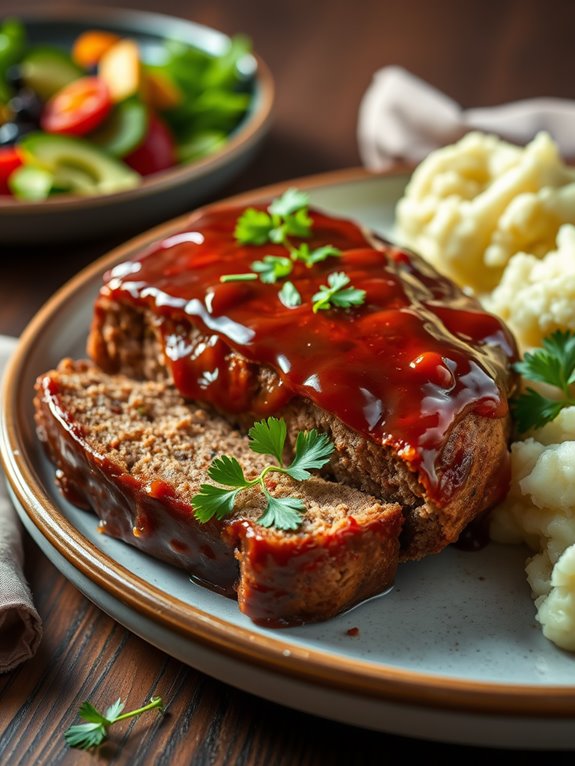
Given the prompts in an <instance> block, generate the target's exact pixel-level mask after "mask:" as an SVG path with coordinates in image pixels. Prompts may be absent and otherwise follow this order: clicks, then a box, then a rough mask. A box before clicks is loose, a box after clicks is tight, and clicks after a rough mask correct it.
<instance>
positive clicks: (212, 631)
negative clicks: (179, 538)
mask: <svg viewBox="0 0 575 766" xmlns="http://www.w3.org/2000/svg"><path fill="white" fill-rule="evenodd" d="M407 172H408V170H407V169H406V168H405V167H397V168H395V169H393V170H392V171H388V172H373V171H368V170H365V169H363V168H348V169H343V170H338V171H332V172H328V173H321V174H317V175H313V176H306V177H303V178H298V179H292V180H290V181H282V182H278V183H274V184H271V185H268V186H264V187H261V188H259V189H254V190H251V191H247V192H242V193H240V194H237V195H234V196H232V197H227V198H225V199H221V200H217V201H216V202H213V203H210V204H208V205H203V206H201V207H198V208H197V210H200V209H204V210H205V209H214V208H216V207H220V206H224V205H229V204H234V205H235V204H251V203H255V202H257V201H261V200H262V199H266V198H269V197H272V196H276V195H277V194H278V192H281V191H282V190H285V189H286V188H288V187H290V186H295V187H298V188H302V189H305V190H308V191H309V190H312V189H313V190H321V189H322V188H326V187H330V186H340V185H345V184H350V183H355V182H358V181H363V180H369V179H374V180H380V179H386V178H390V179H391V178H395V177H396V176H398V175H405V174H406V173H407ZM190 215H191V211H190V212H189V213H186V214H184V215H180V216H178V217H176V218H173V219H171V220H170V221H168V222H165V223H162V224H160V225H158V226H155V227H153V228H152V229H150V230H148V231H147V232H144V233H142V234H140V235H138V236H136V237H133V238H131V239H130V240H128V241H127V242H126V243H124V244H122V245H120V246H119V247H116V248H114V249H112V250H111V251H110V252H108V253H106V254H105V255H103V256H101V257H100V258H98V259H97V260H95V261H93V262H92V263H91V264H89V265H88V266H87V267H85V268H84V269H82V270H81V271H80V272H79V273H78V274H76V275H75V276H74V277H72V278H71V279H70V280H69V281H68V282H66V283H65V284H64V285H63V286H62V287H61V288H60V289H59V290H58V291H57V292H56V293H55V294H54V295H53V296H52V297H51V298H50V299H49V300H48V301H47V302H46V303H45V304H44V306H42V307H41V308H40V310H39V311H38V312H37V313H36V315H35V316H34V317H33V318H32V320H31V321H30V323H29V324H28V326H27V327H26V328H25V330H24V332H23V334H22V336H21V338H20V342H19V343H18V345H17V348H16V350H15V352H14V353H13V355H12V357H11V359H10V360H9V363H8V366H7V368H6V373H5V378H4V384H3V389H4V395H3V399H2V410H1V411H0V421H1V431H0V462H1V463H2V465H3V467H4V471H5V474H6V477H7V480H8V482H9V484H10V488H11V490H12V492H13V493H14V495H15V497H16V498H17V500H18V502H19V504H20V505H21V506H22V509H23V511H24V512H25V513H26V515H27V517H28V518H29V520H30V521H31V522H32V523H33V524H34V525H35V526H36V527H37V529H38V530H39V532H40V533H41V534H42V535H43V537H45V538H46V539H47V540H48V542H49V543H50V544H51V545H52V546H54V547H55V548H56V550H57V551H58V552H59V553H61V554H62V555H63V556H64V557H65V558H66V560H67V561H68V562H69V563H70V564H71V565H72V566H73V567H75V568H76V569H77V570H79V571H80V572H81V573H83V574H84V575H86V576H87V577H88V578H89V579H90V580H91V581H92V582H94V583H95V584H96V585H98V586H99V587H102V588H103V589H104V590H105V591H107V592H108V593H109V594H110V595H112V596H113V597H114V598H116V599H118V600H119V601H121V602H122V603H126V604H127V605H128V606H130V607H131V608H133V609H134V610H136V611H137V612H139V613H140V614H142V615H144V616H146V617H148V618H152V619H153V620H154V621H157V622H158V623H159V624H161V625H162V626H164V627H167V628H168V629H169V630H171V631H176V632H178V633H179V634H181V635H183V636H185V637H187V638H188V639H190V640H192V641H198V642H200V643H202V644H204V645H206V646H209V647H210V648H212V649H214V648H215V649H216V650H219V651H223V652H225V653H226V654H227V655H228V656H232V657H234V658H235V659H237V660H239V661H240V662H242V663H246V662H247V663H249V664H251V665H255V666H258V667H260V668H264V669H266V670H268V671H272V672H274V673H278V674H280V675H282V676H291V677H294V676H295V677H297V678H298V679H299V680H302V681H304V682H308V683H313V684H314V685H320V686H322V687H324V688H335V689H338V690H341V691H346V692H351V693H355V694H359V695H361V696H362V697H367V698H372V699H380V700H386V701H395V702H399V703H404V704H412V705H417V706H422V705H423V706H426V707H433V708H437V709H443V710H452V711H453V710H459V711H461V710H464V711H468V712H476V713H480V712H483V713H485V712H489V713H496V714H501V713H505V714H508V715H516V716H518V715H524V716H527V717H533V718H535V717H537V718H541V717H543V718H567V717H572V716H573V715H574V714H575V685H574V686H572V687H568V686H563V685H561V686H559V685H545V684H542V685H535V684H520V683H516V684H508V683H502V684H498V683H496V682H492V681H485V682H484V681H477V680H469V679H463V678H453V677H445V676H441V675H433V674H431V673H429V672H421V671H414V670H408V669H403V668H397V667H393V666H390V665H389V664H381V663H380V664H375V663H370V662H367V661H363V660H359V659H356V658H349V657H344V658H342V656H341V655H340V654H338V653H337V652H325V651H322V650H321V649H315V648H306V649H302V648H300V647H297V646H294V645H293V644H289V656H286V655H285V650H286V648H288V644H286V643H285V642H283V641H282V638H281V635H282V632H281V631H277V632H273V634H272V635H270V634H265V635H260V634H254V633H252V632H250V631H249V629H248V628H245V627H243V626H238V625H233V624H230V623H229V622H227V621H226V620H224V619H222V618H218V617H214V616H212V615H210V614H208V613H207V612H204V611H202V610H201V609H199V608H197V607H195V606H192V605H190V604H187V603H185V602H182V601H180V600H179V599H177V598H176V597H174V596H170V595H169V594H167V593H165V592H164V591H162V590H161V589H159V588H157V587H156V586H153V585H151V584H150V583H146V582H145V581H144V580H142V579H141V578H139V577H138V576H137V575H134V574H133V573H131V572H129V571H128V570H127V569H126V568H125V567H124V566H123V565H121V564H119V563H117V562H116V561H114V560H113V559H112V558H111V557H110V556H108V555H107V554H105V553H104V552H103V551H101V550H100V549H98V548H97V547H96V546H94V545H93V544H92V543H91V542H90V541H89V540H87V539H85V538H84V537H83V536H82V535H81V533H80V532H78V530H76V528H75V527H74V526H73V525H72V524H71V522H69V521H68V520H67V519H66V518H65V517H64V516H63V515H62V513H61V512H60V510H59V509H58V508H57V507H56V506H55V505H54V504H53V503H52V501H51V500H50V498H49V497H48V496H47V495H46V494H45V492H44V491H43V489H42V485H41V483H40V482H38V481H37V480H36V478H35V475H34V470H33V466H32V461H31V458H30V457H29V456H28V455H27V453H26V449H25V444H24V443H23V441H22V439H21V435H20V434H19V428H18V412H19V405H18V399H19V397H18V393H19V384H18V381H19V379H20V377H21V376H22V374H23V372H24V371H25V369H26V359H27V352H28V349H29V348H30V347H31V346H32V345H33V343H34V342H35V339H36V336H37V335H41V334H42V330H45V328H47V327H48V326H49V323H50V321H51V320H53V319H54V318H55V317H56V316H57V315H58V313H59V312H62V311H65V310H66V303H67V300H68V298H70V297H72V296H73V295H74V294H75V293H76V292H77V291H79V290H80V289H81V288H82V287H86V286H87V285H88V283H89V282H91V281H92V280H95V279H96V278H98V275H100V274H101V273H102V272H103V271H105V270H106V269H107V268H109V266H111V265H112V264H115V263H117V262H119V261H121V260H124V259H125V258H126V257H127V256H128V255H129V254H132V253H134V252H136V251H140V250H141V249H142V248H144V247H146V246H149V245H150V244H151V243H153V242H154V241H157V240H158V239H160V238H163V237H165V236H167V235H168V234H170V233H173V232H175V231H177V230H179V229H181V228H182V226H183V225H185V223H186V222H187V220H189V217H190Z"/></svg>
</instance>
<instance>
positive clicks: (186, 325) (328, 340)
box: [88, 208, 517, 560]
mask: <svg viewBox="0 0 575 766" xmlns="http://www.w3.org/2000/svg"><path fill="white" fill-rule="evenodd" d="M240 212H241V211H240V210H238V209H221V208H217V209H215V210H213V211H208V212H206V213H203V214H201V215H199V216H197V217H196V218H194V219H193V220H192V221H191V222H190V227H189V229H188V230H187V231H186V232H182V233H180V234H177V235H174V236H173V237H171V238H169V239H168V240H166V241H164V242H162V243H160V244H159V245H157V246H154V247H153V248H151V249H150V250H149V251H148V252H146V253H144V254H142V255H141V256H139V257H137V258H135V259H134V260H133V261H129V262H126V263H122V264H120V265H119V266H118V267H116V268H114V269H113V270H111V272H109V273H108V274H107V275H106V276H105V279H104V283H103V285H102V288H101V291H100V294H99V296H98V299H97V301H96V305H95V310H94V318H93V323H92V327H91V331H90V336H89V339H88V354H89V356H90V357H91V359H92V360H93V361H94V362H95V363H96V364H97V365H98V366H100V367H101V368H102V369H104V370H105V371H106V372H108V373H113V374H115V373H123V374H125V375H128V376H131V377H134V378H138V379H149V380H155V381H169V382H170V383H172V384H173V385H175V387H176V388H177V389H178V390H179V391H180V393H181V394H182V395H183V396H184V397H185V398H187V399H189V400H192V401H199V402H202V404H203V405H204V406H206V407H210V408H212V411H214V412H217V413H219V414H220V415H222V416H223V417H225V418H226V419H227V420H228V422H230V423H232V424H233V425H234V426H237V427H238V428H240V429H244V430H245V428H246V427H247V426H249V425H250V423H251V422H253V420H254V419H256V418H258V417H261V416H265V415H269V414H276V415H281V416H283V417H284V418H285V419H286V421H287V423H288V429H289V433H290V434H291V436H292V443H293V436H294V435H295V434H296V433H297V432H298V431H299V430H302V429H310V428H318V429H319V430H321V431H324V432H326V433H328V434H329V436H330V438H331V439H332V440H333V442H334V443H335V446H336V449H335V452H334V454H333V456H332V459H331V461H330V464H329V465H328V466H326V468H325V469H324V475H325V477H326V478H328V479H335V480H336V481H338V483H339V485H340V486H342V487H343V486H352V487H355V488H357V489H360V490H362V491H364V492H368V493H370V494H372V495H374V496H376V497H377V498H379V499H380V500H381V501H382V502H392V503H399V504H400V505H401V506H402V509H403V515H404V523H403V531H402V534H401V550H400V559H401V560H410V559H419V558H421V557H423V556H426V555H428V554H431V553H436V552H439V551H440V550H442V549H443V548H445V546H446V545H448V544H450V543H453V542H455V541H456V540H457V539H458V537H459V536H460V534H461V532H462V531H463V530H464V528H465V527H466V526H467V525H468V524H469V523H470V522H471V521H473V520H474V519H476V518H477V517H478V516H479V515H480V514H482V513H484V512H485V511H486V510H487V509H489V508H490V507H491V506H492V505H493V504H494V503H496V502H497V501H498V500H499V499H501V498H502V497H503V496H504V495H505V493H506V491H507V487H508V481H509V452H508V439H509V433H510V416H509V408H508V404H507V400H508V396H509V395H510V393H511V392H512V390H513V386H514V376H513V373H512V363H513V361H514V360H515V358H516V355H517V350H516V347H515V343H514V340H513V338H512V336H511V334H510V332H509V331H508V330H507V328H506V327H505V326H504V324H503V323H502V322H501V321H500V320H499V319H497V318H496V317H494V316H492V315H490V314H487V313H486V312H485V311H483V310H482V309H481V307H480V305H479V304H478V303H477V301H475V300H474V299H473V298H471V297H469V296H467V295H465V294H464V293H463V292H462V291H461V290H459V289H458V288H457V287H456V286H455V285H454V284H453V283H451V282H450V281H449V280H447V279H445V278H444V277H442V276H440V275H439V274H438V273H437V272H436V271H435V270H434V269H432V268H431V267H430V266H429V265H428V264H426V263H424V262H423V261H422V260H421V259H420V258H418V257H417V256H416V255H415V254H413V253H410V252H407V251H404V250H401V249H399V248H396V247H394V246H391V245H389V244H388V243H385V242H382V241H380V240H377V239H375V238H374V237H372V236H371V235H369V234H366V233H364V232H363V231H362V230H361V229H360V228H359V227H357V226H356V225H355V224H353V223H351V222H346V221H343V220H341V219H339V218H333V217H330V216H326V215H324V214H323V213H319V212H318V211H311V216H312V219H313V223H314V234H313V236H312V239H311V240H309V241H308V240H306V242H307V244H308V245H309V247H310V248H311V249H313V248H317V247H322V246H325V245H328V244H330V245H334V246H336V247H337V248H339V250H340V255H339V256H338V257H337V258H336V259H330V258H328V259H326V260H324V261H322V262H320V263H318V264H316V265H314V267H313V268H309V267H308V266H307V265H305V264H302V263H299V262H295V263H294V265H293V270H292V272H291V273H290V280H291V281H292V283H293V285H295V287H296V288H297V290H298V292H299V295H300V298H301V301H300V303H299V304H297V305H296V306H289V307H287V306H285V305H284V304H283V303H282V301H281V300H280V299H279V298H278V291H279V287H280V284H274V283H271V284H269V283H267V284H265V283H262V282H261V280H256V281H254V280H253V279H252V278H251V277H249V276H248V279H249V281H238V282H233V281H232V282H231V283H230V282H229V281H228V277H229V275H230V274H232V275H233V274H237V273H239V274H240V276H241V275H244V276H245V275H246V274H247V275H249V274H250V272H251V271H252V266H253V263H254V261H255V259H256V258H260V259H261V258H262V257H264V256H266V257H267V255H271V256H273V257H281V256H282V255H283V256H285V249H282V248H281V247H279V246H278V245H273V244H267V245H266V246H265V247H264V248H260V247H257V246H246V245H239V244H238V243H237V242H235V241H234V236H233V232H234V224H235V222H236V221H237V219H238V216H239V214H240ZM335 271H339V272H344V273H345V274H346V275H347V276H348V277H349V279H350V283H351V284H352V286H353V287H355V288H358V289H363V290H364V291H365V296H366V297H365V301H364V302H363V304H362V305H361V306H359V307H357V308H354V307H351V308H347V309H346V308H338V307H337V306H336V307H331V308H329V309H328V310H315V309H314V305H313V301H314V296H315V294H316V292H317V291H318V289H320V288H321V285H325V284H326V282H327V280H328V277H329V276H330V274H333V273H334V272H335ZM252 276H253V273H252Z"/></svg>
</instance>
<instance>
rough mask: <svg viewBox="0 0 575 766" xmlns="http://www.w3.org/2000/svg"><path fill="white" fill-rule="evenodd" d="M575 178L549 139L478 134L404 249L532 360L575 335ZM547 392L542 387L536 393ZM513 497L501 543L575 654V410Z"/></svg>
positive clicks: (411, 188)
mask: <svg viewBox="0 0 575 766" xmlns="http://www.w3.org/2000/svg"><path fill="white" fill-rule="evenodd" d="M574 224H575V170H572V169H569V168H567V167H566V166H565V165H564V164H563V163H562V161H561V159H560V157H559V152H558V149H557V147H556V145H555V144H554V143H553V141H552V139H551V138H550V137H549V135H547V134H546V133H541V134H539V135H538V136H536V137H535V139H534V140H533V141H532V142H531V143H530V144H529V145H528V146H526V147H525V148H519V147H516V146H511V145H510V144H507V143H505V142H503V141H501V140H499V139H498V138H496V137H494V136H489V135H484V134H479V133H470V134H468V135H467V136H466V137H465V138H463V139H462V140H461V141H459V142H458V143H457V144H454V145H452V146H448V147H445V148H443V149H439V150H437V151H435V152H433V153H432V154H431V155H430V156H429V157H428V158H427V159H426V160H424V161H423V162H422V163H421V165H420V166H419V167H418V168H417V169H416V171H415V173H414V174H413V176H412V180H411V181H410V183H409V185H408V187H407V189H406V192H405V195H404V197H403V198H402V199H401V200H400V202H399V203H398V206H397V215H396V236H395V238H396V240H397V241H398V242H400V243H402V244H405V245H407V246H408V247H411V248H413V249H414V250H416V251H418V252H419V253H420V254H421V255H422V256H423V257H424V258H426V259H427V260H429V261H430V262H431V263H432V264H433V265H434V266H435V267H436V268H437V270H438V271H440V272H443V273H444V274H447V275H448V276H450V277H451V278H452V279H453V280H454V281H455V282H457V283H458V284H459V285H460V286H462V287H464V288H467V289H468V290H469V291H470V292H474V293H475V294H476V295H477V297H478V298H479V299H480V300H481V302H482V303H483V304H484V306H485V307H486V308H487V309H488V310H490V311H493V312H494V313H496V314H499V315H500V316H501V317H502V318H503V319H504V320H505V321H506V322H507V324H508V325H509V326H510V328H511V329H512V330H513V331H514V333H515V336H516V338H517V341H518V344H519V347H520V349H521V350H522V351H525V350H527V349H530V348H534V347H538V346H540V345H541V343H542V340H543V338H544V337H545V336H547V335H549V334H550V333H552V332H553V331H555V330H567V329H570V330H573V331H575V225H574ZM530 385H532V386H533V387H537V386H538V385H539V384H532V383H530ZM511 466H512V479H511V488H510V492H509V494H508V496H507V498H506V500H505V502H504V503H502V504H501V505H500V506H499V507H498V508H496V509H494V511H493V514H492V519H491V537H492V539H493V540H495V541H497V542H501V543H524V544H526V545H527V546H528V547H529V548H530V549H531V550H532V552H533V555H532V556H531V557H530V558H529V560H528V562H527V564H526V568H525V571H526V574H527V580H528V583H529V585H530V587H531V591H532V594H533V598H534V603H535V607H536V614H537V619H538V621H539V622H540V623H541V626H542V629H543V633H544V635H545V636H546V637H547V638H548V639H549V640H550V641H552V642H554V643H555V644H556V645H557V646H559V647H561V648H563V649H566V650H569V651H575V407H568V408H565V409H563V410H562V411H561V412H560V413H559V415H558V416H557V418H556V419H555V420H554V421H553V422H552V423H548V424H547V425H546V426H544V427H543V428H541V429H539V430H537V431H534V432H533V433H531V434H530V435H529V438H526V439H524V440H522V441H516V442H514V443H513V444H512V445H511Z"/></svg>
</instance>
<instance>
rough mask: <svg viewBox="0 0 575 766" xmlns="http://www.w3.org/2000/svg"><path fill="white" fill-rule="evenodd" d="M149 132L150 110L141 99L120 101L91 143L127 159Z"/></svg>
mask: <svg viewBox="0 0 575 766" xmlns="http://www.w3.org/2000/svg"><path fill="white" fill-rule="evenodd" d="M147 130H148V110H147V108H146V107H145V105H144V104H143V103H142V102H141V101H140V99H139V98H128V99H126V101H120V103H119V104H116V105H115V106H114V108H113V109H112V112H111V113H110V114H109V115H108V116H107V117H106V119H105V120H104V123H103V124H102V125H100V126H99V127H98V128H97V129H96V130H95V131H94V132H93V133H90V141H92V142H93V143H95V144H97V145H98V146H99V147H100V148H101V149H104V150H105V151H106V152H109V153H110V154H113V155H114V157H125V156H126V155H127V154H130V152H133V151H134V149H136V148H137V147H138V146H139V145H140V144H141V143H142V141H143V140H144V136H145V135H146V132H147Z"/></svg>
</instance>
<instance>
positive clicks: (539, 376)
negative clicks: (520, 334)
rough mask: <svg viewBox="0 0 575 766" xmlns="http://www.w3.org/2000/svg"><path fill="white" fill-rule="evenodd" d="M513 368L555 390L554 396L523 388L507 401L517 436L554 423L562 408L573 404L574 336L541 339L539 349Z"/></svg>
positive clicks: (557, 334)
mask: <svg viewBox="0 0 575 766" xmlns="http://www.w3.org/2000/svg"><path fill="white" fill-rule="evenodd" d="M515 369H516V370H517V372H519V373H520V374H521V375H522V376H523V378H524V379H526V380H532V381H534V382H538V383H544V384H546V385H548V386H552V387H554V388H555V389H557V396H553V397H551V396H546V395H545V394H544V393H540V392H539V391H535V389H533V388H531V387H529V386H528V387H527V388H526V389H525V391H524V392H523V393H521V394H520V395H519V396H517V397H515V398H514V399H513V400H512V402H511V408H512V412H513V415H514V417H515V423H516V426H517V430H518V431H519V433H524V432H526V431H529V430H531V429H533V428H541V427H542V426H544V425H545V424H546V423H550V422H551V421H552V420H555V418H556V417H557V415H558V414H559V413H560V412H561V410H562V409H563V408H564V407H569V406H571V405H575V396H574V395H573V392H572V391H571V387H572V386H573V384H574V383H575V333H573V332H571V331H570V330H566V331H563V330H557V331H555V332H554V333H552V334H551V335H549V336H547V337H546V338H544V340H543V343H542V346H541V348H538V349H535V350H533V351H527V352H526V353H525V355H524V357H523V359H522V360H521V361H520V362H517V363H516V364H515Z"/></svg>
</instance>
